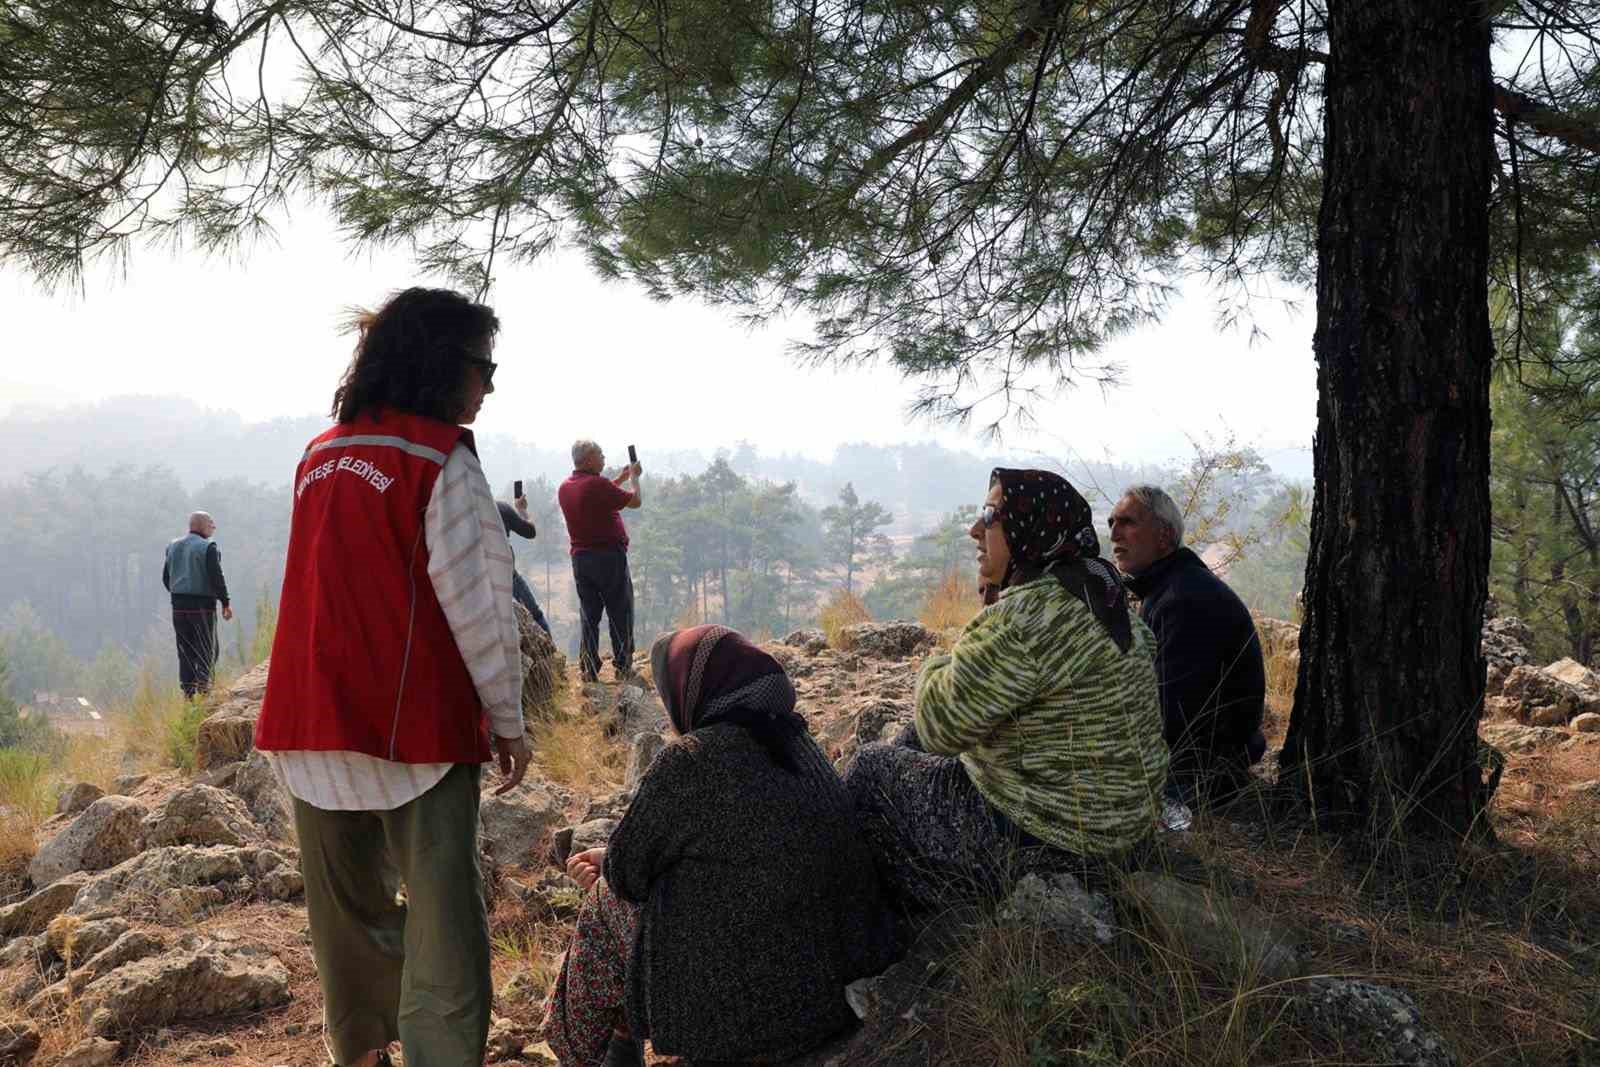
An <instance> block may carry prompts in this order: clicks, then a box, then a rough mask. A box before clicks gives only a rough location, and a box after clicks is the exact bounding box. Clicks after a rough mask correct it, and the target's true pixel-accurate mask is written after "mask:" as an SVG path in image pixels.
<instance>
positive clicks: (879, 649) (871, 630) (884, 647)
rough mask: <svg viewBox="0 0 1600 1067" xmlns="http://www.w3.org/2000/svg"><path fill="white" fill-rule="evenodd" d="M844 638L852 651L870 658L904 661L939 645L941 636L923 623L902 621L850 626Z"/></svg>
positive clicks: (846, 628) (864, 623)
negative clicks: (907, 657)
mask: <svg viewBox="0 0 1600 1067" xmlns="http://www.w3.org/2000/svg"><path fill="white" fill-rule="evenodd" d="M844 638H845V645H846V647H848V648H849V649H850V651H851V652H853V653H855V654H856V655H858V656H863V657H866V658H869V659H904V658H905V657H906V656H914V655H916V654H917V653H919V652H926V651H927V650H928V649H930V648H932V647H933V646H934V645H935V644H936V643H937V642H938V636H937V635H936V634H935V633H934V632H933V631H932V630H929V629H928V628H927V627H926V626H923V625H922V624H921V623H915V622H902V621H896V622H863V623H858V624H856V625H855V626H847V627H845V630H844Z"/></svg>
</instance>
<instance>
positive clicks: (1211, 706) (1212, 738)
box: [1110, 485, 1267, 803]
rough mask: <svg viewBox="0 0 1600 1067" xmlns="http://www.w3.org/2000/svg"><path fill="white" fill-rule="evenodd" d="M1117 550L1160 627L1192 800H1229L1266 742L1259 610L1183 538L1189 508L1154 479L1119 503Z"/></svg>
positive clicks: (1143, 612) (1177, 762)
mask: <svg viewBox="0 0 1600 1067" xmlns="http://www.w3.org/2000/svg"><path fill="white" fill-rule="evenodd" d="M1110 526H1111V556H1112V559H1113V560H1114V561H1115V562H1116V564H1117V567H1118V568H1119V569H1120V570H1121V571H1122V572H1123V574H1125V575H1127V585H1128V589H1129V591H1130V592H1132V593H1133V594H1134V595H1135V596H1137V597H1139V599H1140V602H1141V603H1140V608H1139V616H1140V618H1142V619H1143V620H1144V621H1145V623H1146V624H1147V625H1148V626H1149V627H1150V629H1151V630H1153V631H1154V632H1155V635H1156V680H1157V681H1158V682H1159V683H1160V686H1161V713H1162V718H1163V719H1164V720H1165V723H1164V725H1165V730H1166V737H1167V745H1168V747H1170V748H1171V749H1172V770H1171V775H1172V782H1173V784H1174V785H1175V786H1176V787H1177V789H1178V791H1179V793H1180V794H1181V795H1182V796H1183V798H1184V800H1185V801H1186V802H1188V803H1195V802H1202V803H1218V802H1222V801H1224V800H1227V799H1229V798H1230V797H1232V796H1233V795H1234V794H1236V793H1237V792H1238V790H1239V789H1240V788H1241V787H1242V786H1243V785H1244V784H1245V782H1246V781H1247V780H1248V775H1249V767H1250V765H1251V764H1253V763H1256V762H1258V761H1259V760H1260V759H1261V756H1262V754H1263V753H1264V752H1265V751H1266V747H1267V743H1266V739H1265V738H1264V737H1263V736H1262V734H1261V719H1262V714H1263V711H1264V708H1265V703H1266V691H1267V684H1266V671H1265V669H1264V667H1263V664H1262V659H1261V640H1260V638H1259V637H1258V636H1257V634H1256V627H1255V622H1254V620H1252V619H1251V618H1250V612H1249V610H1248V609H1247V608H1246V607H1245V606H1244V602H1243V601H1241V600H1240V599H1239V597H1238V596H1237V595H1236V594H1235V593H1234V591H1233V590H1232V589H1229V588H1228V586H1227V585H1226V584H1225V583H1224V582H1223V581H1222V579H1220V578H1218V577H1217V576H1216V575H1215V574H1213V573H1211V568H1210V567H1208V566H1206V563H1205V561H1204V560H1202V559H1201V558H1200V557H1199V556H1197V555H1195V553H1194V552H1192V551H1191V550H1189V549H1187V548H1185V547H1183V512H1182V511H1180V510H1179V508H1178V505H1177V504H1176V503H1175V502H1174V501H1173V499H1172V497H1170V496H1168V495H1167V493H1166V492H1164V491H1163V490H1161V489H1159V488H1157V487H1156V486H1153V485H1134V486H1130V487H1129V488H1128V489H1127V490H1125V491H1124V492H1123V495H1122V499H1121V500H1119V501H1117V505H1116V507H1115V508H1114V509H1112V512H1111V519H1110Z"/></svg>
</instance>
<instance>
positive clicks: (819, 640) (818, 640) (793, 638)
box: [783, 629, 828, 656]
mask: <svg viewBox="0 0 1600 1067" xmlns="http://www.w3.org/2000/svg"><path fill="white" fill-rule="evenodd" d="M783 643H784V644H786V645H788V646H789V647H790V648H798V649H800V650H801V651H802V652H804V653H806V654H807V655H810V656H815V655H816V654H817V653H819V652H821V651H822V650H823V649H825V648H827V647H828V638H827V636H826V635H825V634H824V633H823V632H822V631H821V630H816V629H810V630H794V631H792V632H791V633H789V634H788V635H787V636H785V637H784V639H783Z"/></svg>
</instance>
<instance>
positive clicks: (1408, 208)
mask: <svg viewBox="0 0 1600 1067" xmlns="http://www.w3.org/2000/svg"><path fill="white" fill-rule="evenodd" d="M1474 13H1475V14H1474ZM1328 28H1329V42H1330V50H1331V60H1330V62H1329V64H1328V69H1327V95H1326V105H1325V106H1326V113H1325V132H1326V148H1325V150H1324V166H1325V171H1324V179H1323V202H1322V214H1321V218H1320V219H1319V249H1318V251H1319V261H1318V271H1317V329H1316V336H1315V342H1314V344H1315V350H1316V357H1317V364H1318V372H1317V389H1318V401H1317V436H1316V442H1315V448H1314V452H1313V463H1314V470H1315V473H1316V499H1315V504H1314V507H1313V511H1312V520H1311V550H1310V557H1309V559H1308V561H1307V564H1306V589H1305V606H1306V619H1305V626H1304V627H1303V629H1302V631H1301V636H1300V650H1301V665H1300V678H1299V687H1298V690H1297V692H1296V695H1295V705H1294V712H1293V715H1292V717H1291V719H1290V725H1289V735H1288V738H1287V741H1286V743H1285V746H1284V753H1283V759H1282V774H1283V780H1285V781H1287V782H1291V783H1295V784H1297V785H1299V786H1301V787H1304V788H1307V789H1308V790H1309V791H1310V792H1311V800H1312V801H1313V803H1314V804H1315V805H1316V807H1317V809H1318V810H1319V811H1321V812H1323V813H1326V814H1331V815H1334V816H1340V817H1348V818H1350V819H1352V820H1354V821H1356V822H1358V823H1361V824H1364V825H1365V828H1366V832H1367V834H1368V837H1369V839H1370V840H1372V841H1373V842H1374V843H1383V842H1386V841H1388V840H1390V839H1391V838H1392V837H1394V836H1395V835H1396V834H1397V833H1398V834H1410V833H1417V832H1420V833H1424V834H1445V835H1448V834H1457V833H1461V832H1464V831H1466V830H1467V829H1468V828H1469V827H1471V826H1473V825H1474V824H1475V822H1477V821H1478V820H1479V817H1480V815H1481V814H1482V810H1483V806H1484V802H1485V798H1484V795H1483V794H1484V790H1483V788H1482V785H1481V782H1482V776H1481V772H1480V771H1479V767H1478V759H1477V743H1478V739H1477V724H1478V718H1479V714H1480V712H1481V709H1482V703H1483V689H1484V660H1483V656H1482V653H1481V651H1480V648H1479V643H1480V636H1481V628H1482V623H1483V608H1484V598H1485V595H1486V593H1487V584H1488V565H1489V479H1488V473H1489V369H1490V361H1491V358H1492V355H1493V344H1492V341H1491V338H1490V332H1489V316H1488V202H1489V176H1490V169H1491V167H1492V165H1493V158H1494V157H1493V145H1492V140H1491V137H1492V127H1491V122H1492V112H1491V97H1490V68H1489V29H1488V26H1487V24H1486V23H1485V22H1484V21H1483V12H1482V8H1481V6H1479V5H1472V4H1441V3H1437V2H1435V0H1383V2H1381V3H1379V2H1375V0H1330V3H1329V4H1328Z"/></svg>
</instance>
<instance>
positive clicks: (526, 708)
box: [515, 604, 567, 718]
mask: <svg viewBox="0 0 1600 1067" xmlns="http://www.w3.org/2000/svg"><path fill="white" fill-rule="evenodd" d="M515 607H516V613H517V643H518V645H519V647H520V650H521V659H522V714H523V715H525V716H528V717H530V718H537V717H539V716H541V715H543V714H545V712H546V709H547V708H549V706H550V703H551V700H552V698H554V697H555V695H556V692H557V691H558V690H559V689H560V688H561V685H562V682H563V680H564V679H565V678H566V675H567V657H565V656H563V655H562V654H561V653H560V652H559V651H557V650H556V646H555V642H553V641H551V640H550V635H549V634H547V633H545V632H544V628H543V627H541V626H540V625H539V624H538V623H536V622H534V621H533V615H532V614H531V613H530V612H529V611H528V609H527V608H525V607H523V606H522V605H521V604H517V605H515Z"/></svg>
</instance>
